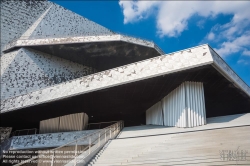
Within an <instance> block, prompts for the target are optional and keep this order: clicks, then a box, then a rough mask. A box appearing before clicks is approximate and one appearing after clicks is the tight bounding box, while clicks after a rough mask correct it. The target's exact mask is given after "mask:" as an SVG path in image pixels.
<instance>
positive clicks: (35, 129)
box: [10, 128, 37, 137]
mask: <svg viewBox="0 0 250 166" xmlns="http://www.w3.org/2000/svg"><path fill="white" fill-rule="evenodd" d="M22 131H27V133H26V134H25V135H28V133H29V131H35V134H36V133H37V128H32V129H22V130H15V131H13V132H12V133H11V134H10V135H11V137H13V136H16V133H17V132H18V135H17V136H19V134H20V132H22Z"/></svg>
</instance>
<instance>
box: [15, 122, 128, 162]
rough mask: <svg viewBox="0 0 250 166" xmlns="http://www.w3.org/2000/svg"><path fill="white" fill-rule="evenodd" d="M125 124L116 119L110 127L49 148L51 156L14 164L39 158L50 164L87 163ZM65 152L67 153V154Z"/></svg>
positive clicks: (31, 160)
mask: <svg viewBox="0 0 250 166" xmlns="http://www.w3.org/2000/svg"><path fill="white" fill-rule="evenodd" d="M102 123H104V122H102ZM123 126H124V123H123V121H116V123H114V124H112V125H110V126H108V127H105V128H103V129H100V130H98V131H96V132H93V133H90V134H88V135H86V136H84V137H82V138H78V139H76V140H74V141H71V142H69V143H67V144H64V145H62V146H60V147H57V148H55V149H52V150H49V153H46V156H50V158H43V156H42V155H40V154H38V155H39V157H38V156H36V157H33V158H31V159H28V160H25V161H23V162H21V163H18V164H16V165H14V166H21V165H24V164H26V163H32V162H33V163H36V162H34V160H37V162H39V161H38V160H40V161H43V163H46V164H47V165H48V164H49V165H50V166H62V165H67V166H77V165H81V166H82V165H85V164H87V163H88V162H89V161H90V160H91V159H92V157H93V156H94V155H95V154H97V152H98V151H99V150H100V149H101V148H102V147H103V146H104V145H105V144H106V143H107V142H108V141H109V140H111V139H113V138H116V136H117V135H118V134H119V133H120V131H121V130H122V129H123ZM65 154H67V155H66V156H65ZM45 160H46V161H45Z"/></svg>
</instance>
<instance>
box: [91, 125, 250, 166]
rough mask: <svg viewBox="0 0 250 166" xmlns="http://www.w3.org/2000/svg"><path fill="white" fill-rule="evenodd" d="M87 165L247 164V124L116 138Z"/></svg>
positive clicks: (249, 130)
mask: <svg viewBox="0 0 250 166" xmlns="http://www.w3.org/2000/svg"><path fill="white" fill-rule="evenodd" d="M125 130H126V128H125ZM150 131H151V132H153V130H152V129H151V130H150ZM135 132H138V131H135ZM121 135H122V133H121ZM148 135H151V134H150V132H149V133H148ZM88 165H89V166H115V165H129V166H136V165H137V166H155V165H165V166H166V165H171V166H172V165H185V166H193V165H197V166H198V165H199V166H208V165H250V126H241V127H231V128H221V129H211V130H202V131H190V132H186V133H175V134H166V135H155V136H143V137H134V138H122V139H121V138H120V139H119V138H118V139H114V140H112V141H110V142H109V144H108V145H106V146H105V147H104V148H103V149H102V150H101V151H100V152H99V153H98V154H97V155H96V156H95V158H94V159H93V160H92V161H91V162H90V163H89V164H88Z"/></svg>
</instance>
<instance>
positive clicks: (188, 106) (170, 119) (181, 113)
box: [146, 82, 206, 127]
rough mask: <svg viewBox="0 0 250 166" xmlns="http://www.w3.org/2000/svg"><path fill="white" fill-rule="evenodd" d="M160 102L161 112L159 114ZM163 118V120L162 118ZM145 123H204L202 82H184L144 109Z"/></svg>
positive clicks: (186, 124) (167, 124)
mask: <svg viewBox="0 0 250 166" xmlns="http://www.w3.org/2000/svg"><path fill="white" fill-rule="evenodd" d="M160 103H162V110H163V114H160V111H161V110H160V108H161V104H160ZM162 119H164V120H162ZM146 123H147V124H156V125H163V124H164V125H165V126H176V127H195V126H201V125H205V124H206V110H205V99H204V89H203V84H202V83H200V82H184V83H183V84H181V85H180V86H179V87H177V88H176V89H174V90H173V91H172V92H170V93H169V94H168V95H167V96H166V97H164V98H163V99H162V101H161V102H158V103H156V104H155V105H154V106H152V107H151V108H149V109H148V110H147V111H146Z"/></svg>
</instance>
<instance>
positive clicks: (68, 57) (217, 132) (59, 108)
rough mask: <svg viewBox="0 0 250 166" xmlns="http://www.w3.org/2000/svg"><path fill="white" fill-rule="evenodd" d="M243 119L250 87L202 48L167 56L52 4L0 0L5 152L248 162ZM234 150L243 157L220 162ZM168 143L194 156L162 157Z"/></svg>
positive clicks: (79, 158) (248, 119) (82, 159)
mask: <svg viewBox="0 0 250 166" xmlns="http://www.w3.org/2000/svg"><path fill="white" fill-rule="evenodd" d="M120 120H122V121H120ZM104 122H109V123H104ZM249 125H250V88H249V86H248V85H247V84H246V83H245V82H244V81H243V80H242V79H241V78H240V77H239V76H238V75H237V74H236V73H235V72H234V71H233V70H232V69H231V68H230V66H228V65H227V63H226V62H225V61H224V60H223V59H222V58H221V57H220V55H218V54H217V53H216V52H215V51H214V50H213V49H212V48H211V47H210V46H209V45H200V46H197V47H193V48H188V49H185V50H181V51H177V52H174V53H170V54H166V53H164V52H163V51H162V50H161V49H160V48H159V47H158V46H157V45H156V44H155V43H154V42H152V41H147V40H143V39H139V38H135V37H131V36H127V35H122V34H118V33H116V32H113V31H111V30H109V29H107V28H105V27H103V26H101V25H99V24H97V23H95V22H93V21H91V20H88V19H87V18H84V17H82V16H80V15H77V14H75V13H73V12H71V11H69V10H67V9H65V8H63V7H61V6H59V5H57V4H54V3H52V2H49V1H35V0H28V1H9V0H3V1H1V142H2V145H1V148H2V155H4V153H3V150H4V151H8V150H9V152H8V154H9V153H10V152H11V151H14V150H23V151H26V152H27V150H28V151H29V150H31V151H34V150H43V151H45V150H48V149H50V150H51V149H53V148H57V147H60V146H62V149H63V150H62V151H67V150H69V149H71V150H72V149H74V151H75V152H76V151H77V150H76V149H77V148H76V147H78V150H79V148H81V150H82V152H81V153H80V152H79V153H75V154H74V157H73V158H71V160H72V161H74V162H73V163H71V165H72V164H73V165H78V164H79V165H83V164H87V163H89V164H92V165H94V164H96V165H98V164H99V165H105V164H106V165H116V164H118V165H119V164H121V163H123V164H127V165H157V164H158V165H161V164H160V163H162V165H164V164H165V165H166V164H167V163H169V165H175V164H176V165H177V164H180V163H183V164H187V165H188V164H190V165H195V164H197V165H202V164H203V165H209V164H215V165H216V164H221V165H228V164H235V162H239V163H240V164H245V165H249V164H250V160H249V158H246V156H247V155H245V158H244V155H243V154H246V153H247V150H249V153H250V139H249V138H250V135H249V133H250V132H249V129H250V127H249ZM90 126H93V127H92V128H91V127H90ZM132 126H134V127H132ZM124 127H125V128H124ZM38 130H40V131H38ZM28 132H29V133H28ZM11 133H12V134H11ZM222 133H225V134H222ZM233 133H235V134H233ZM211 135H213V137H209V136H211ZM206 136H208V137H206ZM186 137H187V138H190V140H192V141H190V142H189V141H188V140H186V139H185V138H186ZM227 137H228V139H227ZM62 138H63V139H62ZM81 138H83V141H82V142H81V141H80V143H79V141H78V144H77V139H81ZM222 138H223V139H222ZM230 139H234V140H235V141H232V140H230ZM167 140H169V142H168V141H167ZM70 141H75V142H74V143H72V144H68V143H69V142H70ZM95 141H96V142H95ZM209 141H214V142H213V143H212V144H211V142H209ZM230 141H231V142H230ZM163 142H164V143H166V142H167V143H168V144H167V145H165V144H164V143H163ZM185 142H188V144H189V146H188V145H186V146H184V145H183V146H177V145H176V146H175V147H171V146H170V145H173V144H180V145H182V144H185ZM194 142H196V143H197V144H198V145H197V144H193V143H194ZM199 143H200V144H199ZM206 143H207V144H206ZM223 143H224V144H225V146H223V145H222V144H223ZM66 145H67V146H66ZM229 145H232V149H230V148H231V147H230V146H229ZM95 146H98V148H94V147H95ZM157 146H159V149H158V148H155V147H157ZM197 146H200V147H201V149H206V148H208V147H210V148H212V147H214V148H215V149H213V150H214V152H212V151H209V153H207V151H206V152H205V151H200V149H198V150H197V149H195V148H196V147H197ZM205 146H207V147H205ZM220 147H221V148H222V149H218V148H220ZM238 147H244V148H245V149H244V148H243V149H242V148H240V150H241V152H242V155H241V156H240V157H243V158H242V159H241V160H240V159H239V158H237V159H236V160H232V161H230V160H227V161H225V160H221V158H220V157H221V154H222V153H219V150H220V151H222V152H223V157H225V156H226V155H225V156H224V151H223V150H236V151H237V150H239V148H238ZM91 148H94V149H91ZM101 148H103V149H102V150H101ZM134 148H136V149H137V150H138V151H136V150H135V149H134ZM145 148H148V149H151V150H152V149H153V148H155V149H154V150H153V151H152V153H151V151H150V150H148V149H145ZM164 148H165V149H164ZM171 148H172V149H171ZM175 148H180V149H181V150H180V151H178V154H176V155H177V156H179V157H184V158H185V157H186V158H188V157H189V158H191V159H192V160H194V161H195V163H192V162H191V163H189V162H187V161H189V160H188V159H187V160H185V161H186V162H185V161H184V160H183V161H182V160H180V158H179V160H178V159H177V158H176V159H175V160H174V159H173V158H174V157H173V158H171V159H168V158H167V157H164V156H161V155H160V152H161V150H160V149H162V150H163V151H164V152H166V153H167V154H168V155H170V154H171V153H172V152H173V151H175V150H174V149H175ZM182 148H184V149H182ZM192 148H194V149H195V150H193V151H194V152H196V153H197V154H195V153H190V154H188V153H187V151H191V152H192ZM216 148H217V149H216ZM223 148H224V149H223ZM237 148H238V149H237ZM84 149H85V150H84ZM157 149H158V151H157ZM210 150H211V149H210ZM242 150H244V153H243V151H242ZM237 152H238V151H237ZM18 153H20V152H18ZM27 153H28V152H27ZM105 153H106V155H105ZM141 154H148V156H144V157H145V158H141V159H138V160H135V161H134V160H133V155H134V156H137V157H138V156H140V155H141ZM154 154H158V155H154ZM198 154H204V156H203V157H201V156H200V158H199V156H198V158H197V156H196V155H198ZM237 154H238V153H237ZM54 155H55V154H54ZM187 155H189V156H187ZM190 155H193V156H190ZM209 155H212V156H213V157H212V158H211V160H210V158H209V157H207V156H209ZM216 155H217V157H216ZM52 156H53V155H52ZM105 156H106V157H105ZM150 156H154V157H155V158H152V159H151V160H150V161H149V162H144V161H146V159H147V158H150ZM248 156H249V155H248ZM112 157H113V158H112ZM119 157H120V159H119ZM227 157H228V156H227ZM4 159H5V158H4V157H2V162H3V160H4ZM191 159H190V160H191ZM223 159H225V158H223ZM8 160H9V159H8ZM38 160H39V159H38ZM98 160H99V161H98ZM161 160H162V162H159V161H161ZM201 160H202V161H204V162H202V161H201ZM49 162H50V163H49V165H53V164H54V163H55V158H53V159H50V160H49ZM126 162H127V163H126ZM174 162H176V163H174ZM5 164H7V163H5ZM9 164H10V162H9ZM13 164H17V162H13V163H12V165H13ZM39 164H40V163H38V165H39ZM47 164H48V163H47ZM64 164H66V165H70V163H64ZM19 165H23V164H19ZM45 165H46V164H45ZM59 165H60V164H59Z"/></svg>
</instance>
